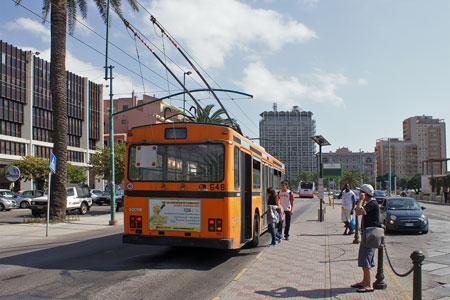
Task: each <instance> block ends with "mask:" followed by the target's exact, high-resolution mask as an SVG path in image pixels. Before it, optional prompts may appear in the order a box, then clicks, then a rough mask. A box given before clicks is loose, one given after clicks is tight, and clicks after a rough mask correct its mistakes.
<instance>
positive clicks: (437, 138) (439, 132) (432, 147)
mask: <svg viewBox="0 0 450 300" xmlns="http://www.w3.org/2000/svg"><path fill="white" fill-rule="evenodd" d="M403 139H404V140H405V141H406V142H410V143H413V144H415V145H417V168H418V170H419V172H421V173H422V174H446V173H447V162H446V161H439V160H442V159H446V158H447V151H446V147H447V143H446V138H445V122H444V121H443V120H439V119H433V117H432V116H425V115H423V116H416V117H411V118H408V119H406V120H404V121H403ZM431 160H433V161H434V162H431Z"/></svg>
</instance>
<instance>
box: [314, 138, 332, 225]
mask: <svg viewBox="0 0 450 300" xmlns="http://www.w3.org/2000/svg"><path fill="white" fill-rule="evenodd" d="M311 138H312V139H313V141H314V142H316V144H317V145H319V201H320V209H319V221H320V222H323V207H322V199H323V181H322V146H329V145H331V144H330V143H329V142H328V141H327V140H326V139H325V138H324V137H323V136H321V135H315V136H313V137H311ZM320 192H322V194H321V193H320ZM320 197H322V198H320Z"/></svg>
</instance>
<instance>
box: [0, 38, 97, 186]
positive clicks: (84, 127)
mask: <svg viewBox="0 0 450 300" xmlns="http://www.w3.org/2000/svg"><path fill="white" fill-rule="evenodd" d="M0 43H1V47H0V54H1V62H0V168H2V169H4V168H5V167H6V166H7V165H8V164H10V163H11V162H13V161H15V160H20V159H22V156H37V157H42V158H47V159H48V158H49V157H50V153H51V152H52V148H53V143H52V131H53V126H54V125H53V109H52V98H51V94H50V63H49V62H48V61H45V60H43V59H41V58H39V57H38V56H37V55H34V53H33V52H31V51H24V50H22V49H20V48H17V47H15V46H13V45H10V44H8V43H6V42H4V41H0ZM66 80H67V122H68V126H67V139H68V147H67V161H68V162H69V163H70V164H72V165H75V166H80V167H86V166H88V163H89V159H90V155H91V154H92V153H94V152H95V148H96V146H102V144H103V101H102V89H103V87H102V85H100V84H96V83H94V82H91V81H89V80H88V79H87V78H84V77H81V76H78V75H76V74H74V73H71V72H70V71H67V72H66ZM87 175H89V173H87ZM88 178H89V185H90V186H92V187H93V186H102V185H103V181H102V180H98V179H95V178H94V177H93V176H92V174H91V176H88ZM1 180H2V179H0V181H1ZM0 185H1V186H2V187H4V188H5V187H6V188H9V186H10V183H9V182H8V181H5V180H4V179H3V181H1V182H0ZM19 188H20V189H31V188H33V182H32V181H31V182H30V181H28V182H16V184H15V189H19Z"/></svg>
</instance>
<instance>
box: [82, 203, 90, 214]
mask: <svg viewBox="0 0 450 300" xmlns="http://www.w3.org/2000/svg"><path fill="white" fill-rule="evenodd" d="M88 209H89V207H88V205H87V204H86V202H83V203H81V206H80V214H81V215H85V214H86V213H87V212H88Z"/></svg>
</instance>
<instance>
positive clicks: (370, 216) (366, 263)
mask: <svg viewBox="0 0 450 300" xmlns="http://www.w3.org/2000/svg"><path fill="white" fill-rule="evenodd" d="M373 192H374V191H373V187H372V186H371V185H370V184H363V185H362V186H361V188H360V193H359V201H358V204H357V205H356V215H358V216H363V217H362V221H361V227H362V230H363V234H364V230H365V228H368V227H380V207H379V206H378V202H377V201H376V200H375V199H372V196H373ZM375 250H377V249H376V248H366V247H364V246H363V245H362V244H360V245H359V253H358V267H361V268H362V270H363V280H362V281H361V282H358V283H355V284H353V285H352V287H353V288H358V289H357V290H356V291H357V292H359V293H366V292H373V287H372V281H371V279H370V269H371V268H373V267H375V260H374V257H375Z"/></svg>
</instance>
